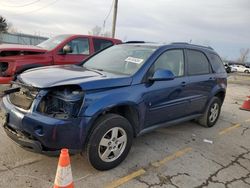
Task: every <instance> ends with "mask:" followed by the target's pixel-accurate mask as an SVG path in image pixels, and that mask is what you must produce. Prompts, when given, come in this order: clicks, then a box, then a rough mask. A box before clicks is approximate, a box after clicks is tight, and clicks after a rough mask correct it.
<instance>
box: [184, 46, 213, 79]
mask: <svg viewBox="0 0 250 188" xmlns="http://www.w3.org/2000/svg"><path fill="white" fill-rule="evenodd" d="M187 59H188V66H187V69H188V74H189V75H202V74H209V73H210V64H209V62H208V59H207V57H206V56H205V54H204V53H202V52H200V51H197V50H187Z"/></svg>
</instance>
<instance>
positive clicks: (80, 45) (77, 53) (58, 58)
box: [55, 37, 90, 64]
mask: <svg viewBox="0 0 250 188" xmlns="http://www.w3.org/2000/svg"><path fill="white" fill-rule="evenodd" d="M66 45H68V46H70V48H71V50H72V52H70V53H66V54H64V53H63V47H62V48H61V49H59V51H58V52H57V54H56V55H55V64H77V63H80V62H82V61H83V60H84V59H86V58H87V57H88V56H89V55H90V45H89V39H88V38H86V37H79V38H75V39H72V40H71V41H69V42H68V43H67V44H66Z"/></svg>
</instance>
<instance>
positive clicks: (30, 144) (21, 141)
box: [4, 125, 60, 156]
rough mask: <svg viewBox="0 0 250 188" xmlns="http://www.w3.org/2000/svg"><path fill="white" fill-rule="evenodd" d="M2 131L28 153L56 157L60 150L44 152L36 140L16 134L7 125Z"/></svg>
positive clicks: (16, 132)
mask: <svg viewBox="0 0 250 188" xmlns="http://www.w3.org/2000/svg"><path fill="white" fill-rule="evenodd" d="M4 130H5V132H6V134H7V135H8V136H9V137H10V138H11V139H12V140H13V141H14V142H15V143H16V144H18V145H19V146H20V147H22V148H24V149H26V150H28V151H32V152H36V153H43V154H46V155H50V156H56V155H59V153H60V150H55V151H44V150H43V147H42V144H41V143H40V142H39V141H37V140H35V139H34V140H33V139H30V138H27V137H26V136H29V135H26V136H25V134H24V133H21V132H18V131H16V130H14V129H12V128H11V127H9V126H8V125H4Z"/></svg>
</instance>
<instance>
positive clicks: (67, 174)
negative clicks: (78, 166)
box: [54, 149, 74, 188]
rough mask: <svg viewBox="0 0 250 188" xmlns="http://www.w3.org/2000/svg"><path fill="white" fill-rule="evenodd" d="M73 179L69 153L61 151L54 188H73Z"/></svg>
mask: <svg viewBox="0 0 250 188" xmlns="http://www.w3.org/2000/svg"><path fill="white" fill-rule="evenodd" d="M73 187H74V184H73V177H72V172H71V166H70V159H69V151H68V149H62V150H61V154H60V157H59V162H58V166H57V171H56V178H55V182H54V188H73Z"/></svg>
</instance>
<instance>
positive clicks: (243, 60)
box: [238, 48, 250, 64]
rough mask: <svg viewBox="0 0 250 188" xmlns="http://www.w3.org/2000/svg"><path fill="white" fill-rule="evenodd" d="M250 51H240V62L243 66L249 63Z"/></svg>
mask: <svg viewBox="0 0 250 188" xmlns="http://www.w3.org/2000/svg"><path fill="white" fill-rule="evenodd" d="M249 52H250V49H249V48H247V49H245V48H242V49H240V57H239V59H238V62H239V63H241V64H245V63H246V62H247V59H248V55H249Z"/></svg>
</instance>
